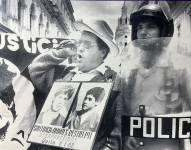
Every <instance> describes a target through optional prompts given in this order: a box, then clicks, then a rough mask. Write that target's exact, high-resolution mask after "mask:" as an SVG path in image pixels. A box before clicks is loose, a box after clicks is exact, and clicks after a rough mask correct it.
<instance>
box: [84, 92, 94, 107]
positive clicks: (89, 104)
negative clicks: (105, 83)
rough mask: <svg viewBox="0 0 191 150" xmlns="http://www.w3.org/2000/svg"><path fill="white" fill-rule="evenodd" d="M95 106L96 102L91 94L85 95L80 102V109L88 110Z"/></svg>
mask: <svg viewBox="0 0 191 150" xmlns="http://www.w3.org/2000/svg"><path fill="white" fill-rule="evenodd" d="M95 106H97V102H96V100H95V97H94V96H93V95H91V94H89V95H86V97H85V98H84V101H83V103H82V110H90V109H92V108H94V107H95Z"/></svg>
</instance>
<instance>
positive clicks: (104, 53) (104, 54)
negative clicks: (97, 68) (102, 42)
mask: <svg viewBox="0 0 191 150" xmlns="http://www.w3.org/2000/svg"><path fill="white" fill-rule="evenodd" d="M106 55H107V52H106V51H105V50H104V49H102V50H101V58H102V59H103V60H104V59H105V56H106Z"/></svg>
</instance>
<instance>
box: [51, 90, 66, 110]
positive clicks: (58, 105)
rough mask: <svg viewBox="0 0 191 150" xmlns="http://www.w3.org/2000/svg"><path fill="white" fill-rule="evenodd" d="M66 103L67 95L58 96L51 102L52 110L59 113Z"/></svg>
mask: <svg viewBox="0 0 191 150" xmlns="http://www.w3.org/2000/svg"><path fill="white" fill-rule="evenodd" d="M67 101H68V94H67V93H65V94H59V95H57V96H56V97H55V98H54V100H53V101H52V109H53V111H59V110H60V109H62V108H63V107H65V103H66V102H67Z"/></svg>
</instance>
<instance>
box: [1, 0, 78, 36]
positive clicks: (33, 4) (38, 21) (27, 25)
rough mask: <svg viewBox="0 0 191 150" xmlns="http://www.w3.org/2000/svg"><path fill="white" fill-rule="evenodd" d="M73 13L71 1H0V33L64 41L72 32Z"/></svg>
mask: <svg viewBox="0 0 191 150" xmlns="http://www.w3.org/2000/svg"><path fill="white" fill-rule="evenodd" d="M73 13H74V10H73V7H72V4H71V2H70V0H0V23H1V26H0V30H1V31H7V32H10V31H12V32H14V33H16V34H19V35H24V36H25V35H26V36H40V37H62V38H63V37H66V36H67V35H68V34H69V33H70V32H72V31H73V29H74V27H73V23H74V21H75V19H74V16H73Z"/></svg>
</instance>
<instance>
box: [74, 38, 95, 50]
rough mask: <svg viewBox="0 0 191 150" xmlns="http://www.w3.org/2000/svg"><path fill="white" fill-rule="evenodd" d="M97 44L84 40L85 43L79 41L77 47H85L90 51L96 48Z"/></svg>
mask: <svg viewBox="0 0 191 150" xmlns="http://www.w3.org/2000/svg"><path fill="white" fill-rule="evenodd" d="M96 45H97V44H96V43H95V42H91V41H86V40H83V41H81V40H80V41H78V42H77V45H76V46H77V47H80V46H83V48H85V49H90V48H91V47H94V46H96Z"/></svg>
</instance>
